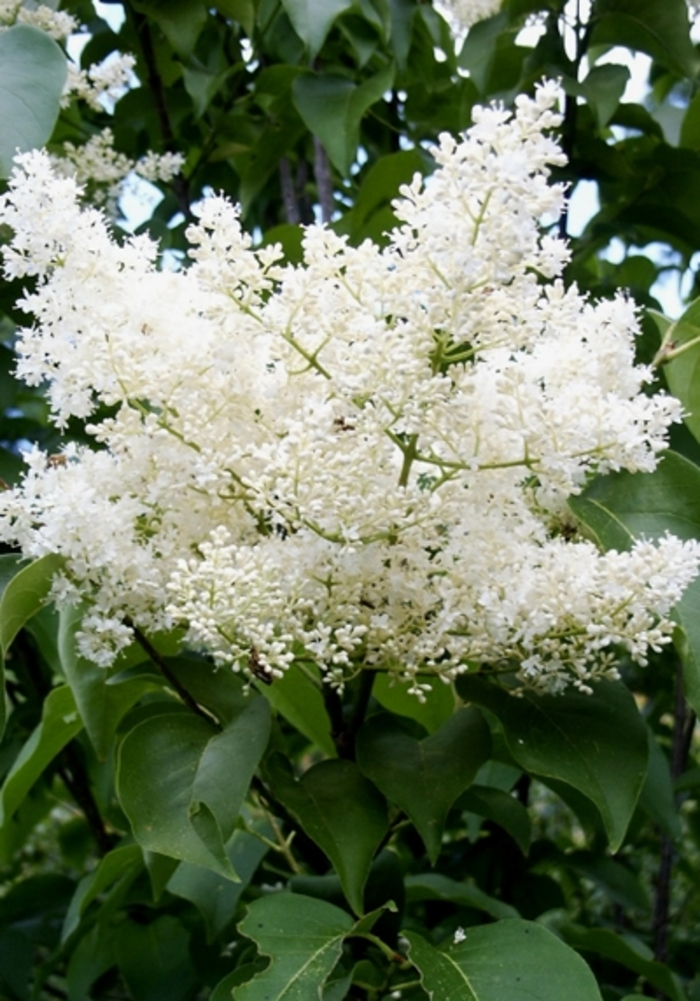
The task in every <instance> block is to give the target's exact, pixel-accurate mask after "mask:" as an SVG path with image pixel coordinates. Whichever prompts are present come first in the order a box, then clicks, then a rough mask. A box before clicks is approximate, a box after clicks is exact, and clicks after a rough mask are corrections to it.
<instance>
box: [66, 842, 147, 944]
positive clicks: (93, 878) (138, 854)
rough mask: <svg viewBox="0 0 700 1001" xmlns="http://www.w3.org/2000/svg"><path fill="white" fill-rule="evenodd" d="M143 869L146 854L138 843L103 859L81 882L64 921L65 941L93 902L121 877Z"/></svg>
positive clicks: (108, 854) (112, 852)
mask: <svg viewBox="0 0 700 1001" xmlns="http://www.w3.org/2000/svg"><path fill="white" fill-rule="evenodd" d="M142 868H143V853H142V851H141V849H140V848H139V846H138V845H120V846H119V847H118V848H114V849H113V850H112V851H111V852H108V853H107V855H105V856H104V858H101V859H100V861H99V864H98V865H97V868H96V869H94V870H93V871H92V872H91V873H89V874H88V875H87V876H83V878H82V879H81V880H80V882H79V883H78V887H77V889H76V891H75V893H74V894H73V899H72V900H71V902H70V906H69V908H68V911H67V912H66V917H65V920H64V922H63V931H62V932H61V941H63V942H65V940H66V939H67V938H68V937H69V936H70V935H72V934H73V932H74V931H75V929H76V928H77V927H78V925H79V924H80V919H81V917H82V916H83V914H84V913H85V911H86V910H87V908H88V906H89V905H90V904H91V903H92V901H93V900H94V899H95V898H96V897H98V896H99V895H100V894H101V893H104V891H105V890H106V889H107V888H108V887H110V886H111V885H112V884H113V883H115V882H116V881H117V880H118V879H121V878H122V877H123V876H125V875H128V874H130V873H134V872H135V871H137V870H138V869H142Z"/></svg>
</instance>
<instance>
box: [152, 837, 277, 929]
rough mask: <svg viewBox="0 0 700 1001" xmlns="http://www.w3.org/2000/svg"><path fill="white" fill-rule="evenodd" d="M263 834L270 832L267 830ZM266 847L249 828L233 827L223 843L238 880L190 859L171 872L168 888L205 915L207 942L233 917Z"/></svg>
mask: <svg viewBox="0 0 700 1001" xmlns="http://www.w3.org/2000/svg"><path fill="white" fill-rule="evenodd" d="M266 834H272V832H271V831H266ZM267 851H268V846H267V845H266V844H265V842H264V841H262V840H261V839H260V838H258V837H255V836H254V835H253V834H249V833H248V831H240V830H236V831H234V832H233V836H232V837H231V839H230V840H229V842H228V844H227V845H226V852H227V854H228V857H229V860H230V862H231V865H232V866H233V869H234V871H235V872H236V874H237V875H238V877H239V879H240V882H239V883H234V882H232V881H231V880H230V879H225V878H224V877H222V876H218V875H217V874H216V873H215V872H212V871H211V870H210V869H202V868H201V866H198V865H192V864H191V863H190V862H181V863H180V865H179V866H178V867H177V869H176V870H175V872H174V874H173V875H172V876H171V878H170V880H169V881H168V890H169V891H170V893H174V894H175V895H176V896H177V897H184V898H185V900H189V901H190V902H191V903H193V904H194V905H195V907H196V908H197V910H198V911H199V912H200V914H201V915H202V917H203V918H204V922H205V925H206V928H207V939H208V940H209V941H210V942H211V941H213V940H214V939H215V938H216V936H217V935H219V934H220V933H221V932H222V931H223V930H224V928H225V927H226V925H227V924H228V923H229V922H230V921H231V920H232V918H233V917H234V915H235V913H236V909H237V907H238V901H239V899H240V896H241V894H242V893H243V891H244V890H245V888H246V886H247V885H248V883H249V882H250V880H251V878H252V876H253V873H254V872H255V870H256V869H257V867H258V865H259V864H260V862H261V860H262V859H263V857H264V855H265V853H266V852H267Z"/></svg>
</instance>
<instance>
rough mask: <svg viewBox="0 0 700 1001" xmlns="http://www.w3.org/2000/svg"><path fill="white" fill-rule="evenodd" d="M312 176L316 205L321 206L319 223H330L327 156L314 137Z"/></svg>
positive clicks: (331, 182)
mask: <svg viewBox="0 0 700 1001" xmlns="http://www.w3.org/2000/svg"><path fill="white" fill-rule="evenodd" d="M314 175H315V177H316V190H317V191H318V203H319V205H320V206H321V222H330V221H331V219H332V218H333V180H332V178H331V166H330V163H329V162H328V154H327V153H326V151H325V149H324V148H323V146H322V144H321V140H320V139H318V137H317V136H314Z"/></svg>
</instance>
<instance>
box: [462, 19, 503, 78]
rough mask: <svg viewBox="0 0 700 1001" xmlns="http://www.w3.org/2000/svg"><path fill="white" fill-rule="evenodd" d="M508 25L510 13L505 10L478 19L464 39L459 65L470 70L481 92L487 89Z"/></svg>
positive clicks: (470, 74)
mask: <svg viewBox="0 0 700 1001" xmlns="http://www.w3.org/2000/svg"><path fill="white" fill-rule="evenodd" d="M507 27H508V15H507V13H506V11H504V10H503V11H501V12H500V13H499V14H497V15H496V16H495V17H489V18H486V19H485V20H483V21H477V23H476V24H474V25H473V26H472V28H470V30H469V32H468V33H467V37H466V38H465V40H464V45H463V46H462V51H461V52H460V54H459V65H460V67H461V68H462V69H466V70H469V76H470V77H471V78H472V80H473V81H474V83H475V84H476V86H477V87H478V88H479V91H480V92H481V93H484V91H485V90H486V87H487V84H488V81H489V77H490V76H491V72H492V70H493V66H494V62H495V60H496V53H497V49H498V46H499V43H501V42H502V40H503V37H504V32H505V30H506V29H507Z"/></svg>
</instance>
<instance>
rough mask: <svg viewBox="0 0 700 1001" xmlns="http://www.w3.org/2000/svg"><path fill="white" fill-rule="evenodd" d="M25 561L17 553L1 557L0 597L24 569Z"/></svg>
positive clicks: (4, 554) (5, 554)
mask: <svg viewBox="0 0 700 1001" xmlns="http://www.w3.org/2000/svg"><path fill="white" fill-rule="evenodd" d="M23 563H24V560H23V558H22V557H21V556H19V555H18V554H17V553H3V554H2V555H1V556H0V596H2V594H3V593H4V591H5V588H6V587H7V585H8V584H9V583H10V581H11V580H12V578H13V577H16V576H17V574H18V573H19V572H20V570H21V569H22V564H23Z"/></svg>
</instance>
